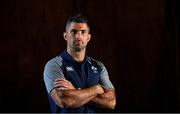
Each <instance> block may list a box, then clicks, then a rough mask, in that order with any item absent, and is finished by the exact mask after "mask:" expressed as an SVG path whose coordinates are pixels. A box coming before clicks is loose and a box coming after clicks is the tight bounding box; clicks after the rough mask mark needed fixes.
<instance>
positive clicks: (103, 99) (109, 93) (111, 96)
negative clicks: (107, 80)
mask: <svg viewBox="0 0 180 114" xmlns="http://www.w3.org/2000/svg"><path fill="white" fill-rule="evenodd" d="M90 104H92V105H93V106H96V107H99V108H107V109H114V108H115V105H116V96H115V92H114V90H106V91H105V92H104V93H103V94H99V95H97V96H96V97H95V98H93V99H92V100H91V101H90Z"/></svg>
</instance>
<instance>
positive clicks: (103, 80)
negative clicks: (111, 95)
mask: <svg viewBox="0 0 180 114" xmlns="http://www.w3.org/2000/svg"><path fill="white" fill-rule="evenodd" d="M99 65H100V67H101V69H102V71H101V73H100V84H102V86H103V88H104V89H108V88H113V89H114V86H113V84H112V83H111V81H110V79H109V75H108V72H107V69H106V68H105V66H104V65H103V64H102V63H100V64H99Z"/></svg>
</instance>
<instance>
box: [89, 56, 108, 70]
mask: <svg viewBox="0 0 180 114" xmlns="http://www.w3.org/2000/svg"><path fill="white" fill-rule="evenodd" d="M88 62H89V63H90V64H94V65H97V66H98V67H100V68H101V69H103V68H104V67H105V66H104V64H103V63H102V62H101V61H99V60H96V59H94V58H92V57H88Z"/></svg>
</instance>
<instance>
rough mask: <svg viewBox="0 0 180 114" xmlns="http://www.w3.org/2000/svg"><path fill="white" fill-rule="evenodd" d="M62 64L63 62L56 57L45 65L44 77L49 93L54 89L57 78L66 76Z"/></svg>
mask: <svg viewBox="0 0 180 114" xmlns="http://www.w3.org/2000/svg"><path fill="white" fill-rule="evenodd" d="M61 66H62V62H61V61H57V60H56V58H54V59H52V60H50V61H48V62H47V64H46V65H45V68H44V73H43V75H44V77H43V78H44V82H45V86H46V89H47V92H48V94H50V93H51V90H52V89H53V83H54V82H55V79H57V78H64V74H63V70H62V68H61Z"/></svg>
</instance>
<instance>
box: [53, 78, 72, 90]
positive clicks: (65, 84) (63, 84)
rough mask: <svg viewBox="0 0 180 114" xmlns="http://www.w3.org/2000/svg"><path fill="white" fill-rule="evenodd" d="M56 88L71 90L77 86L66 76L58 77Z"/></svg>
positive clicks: (55, 83)
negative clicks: (65, 77)
mask: <svg viewBox="0 0 180 114" xmlns="http://www.w3.org/2000/svg"><path fill="white" fill-rule="evenodd" d="M54 88H55V89H56V90H70V89H75V87H74V86H73V84H72V83H71V82H70V81H68V80H66V79H64V78H57V79H56V80H55V82H54Z"/></svg>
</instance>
